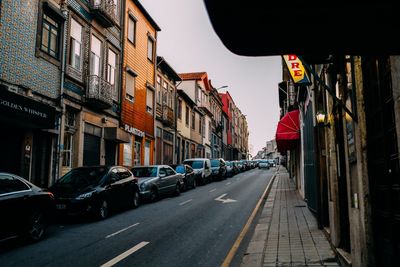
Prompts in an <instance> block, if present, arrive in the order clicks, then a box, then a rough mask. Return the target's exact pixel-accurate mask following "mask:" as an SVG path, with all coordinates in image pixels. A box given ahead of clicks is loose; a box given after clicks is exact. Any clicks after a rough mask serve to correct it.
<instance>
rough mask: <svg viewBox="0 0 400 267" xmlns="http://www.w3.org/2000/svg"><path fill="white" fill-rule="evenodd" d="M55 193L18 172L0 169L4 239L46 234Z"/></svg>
mask: <svg viewBox="0 0 400 267" xmlns="http://www.w3.org/2000/svg"><path fill="white" fill-rule="evenodd" d="M54 207H55V203H54V197H53V194H52V193H50V192H48V191H47V190H45V189H42V188H39V187H37V186H35V185H33V184H32V183H30V182H28V181H27V180H25V179H24V178H22V177H19V176H17V175H15V174H10V173H5V172H0V214H1V219H0V241H1V240H5V239H8V238H11V237H14V236H26V237H28V238H29V239H30V240H32V241H39V240H40V239H42V238H43V236H44V234H45V231H46V227H47V224H48V221H49V219H50V216H52V213H53V211H54Z"/></svg>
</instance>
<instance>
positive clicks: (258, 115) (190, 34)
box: [140, 0, 282, 155]
mask: <svg viewBox="0 0 400 267" xmlns="http://www.w3.org/2000/svg"><path fill="white" fill-rule="evenodd" d="M140 2H141V3H142V5H143V6H144V7H145V8H146V10H147V11H148V12H149V14H150V15H151V17H152V18H153V19H154V20H155V21H156V23H157V24H158V26H160V28H161V32H159V35H158V47H157V54H158V55H159V56H163V57H164V58H165V59H166V60H167V61H168V62H169V64H170V65H171V66H172V67H173V68H174V69H175V71H176V72H178V73H182V72H199V71H206V72H207V73H208V77H209V79H211V81H212V84H213V86H214V87H220V86H223V85H228V86H229V87H228V88H227V90H228V91H229V93H230V94H231V95H232V97H233V99H234V101H235V103H236V105H237V106H238V107H239V108H240V110H241V111H242V113H243V114H245V115H247V121H248V124H249V131H250V140H249V144H251V145H253V147H254V151H253V155H254V154H255V153H257V151H258V150H260V149H261V148H262V147H264V146H265V142H266V141H267V140H270V139H273V138H275V130H276V125H277V123H278V120H279V105H278V83H279V82H280V81H281V79H282V74H281V68H282V67H281V58H280V57H257V58H250V57H243V56H237V55H235V54H233V53H231V52H230V51H229V50H228V49H227V48H225V46H224V45H223V44H222V42H221V41H220V39H219V38H218V36H217V35H216V34H215V32H214V30H213V28H212V26H211V23H210V21H209V19H208V15H207V12H206V10H205V6H204V3H203V1H202V0H141V1H140ZM232 27H234V25H232ZM238 38H240V36H238ZM252 41H254V40H249V42H252Z"/></svg>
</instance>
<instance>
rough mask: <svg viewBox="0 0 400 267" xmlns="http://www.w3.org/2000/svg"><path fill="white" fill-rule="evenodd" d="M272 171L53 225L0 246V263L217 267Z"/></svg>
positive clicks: (22, 264) (260, 194) (240, 176)
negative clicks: (41, 234) (37, 235)
mask: <svg viewBox="0 0 400 267" xmlns="http://www.w3.org/2000/svg"><path fill="white" fill-rule="evenodd" d="M275 170H276V168H271V169H269V170H265V169H262V170H260V169H254V170H251V171H248V172H244V173H241V174H238V175H236V176H234V177H232V178H228V179H226V180H223V181H219V182H213V183H210V184H207V185H205V186H199V187H197V188H196V189H195V190H189V191H187V192H184V193H182V194H181V195H180V196H178V197H171V198H165V199H162V200H160V201H158V202H156V203H148V204H143V205H142V206H140V207H139V208H138V209H136V210H128V211H125V212H122V213H118V214H115V215H113V216H111V217H110V218H108V219H106V220H104V221H83V222H82V221H77V220H72V221H68V222H67V221H59V222H57V223H56V224H54V225H52V226H51V227H50V229H49V231H48V235H47V236H46V238H45V239H44V240H43V241H41V242H38V243H32V244H26V243H23V242H20V241H11V240H10V241H9V242H7V243H6V244H2V245H1V247H0V249H1V252H0V253H1V254H0V262H1V266H3V267H4V266H112V265H114V264H117V263H118V264H119V266H219V265H221V263H222V262H223V261H224V259H225V257H226V255H227V254H228V252H229V250H230V249H231V247H232V245H233V243H234V242H235V240H236V239H237V237H238V235H239V233H240V232H241V230H242V228H243V226H244V225H245V223H246V222H247V220H248V218H249V216H250V214H251V213H252V211H253V210H254V208H255V206H256V204H257V202H258V200H259V199H260V198H261V196H262V194H263V192H264V190H265V188H266V186H267V184H268V182H269V181H270V179H271V177H272V176H273V175H274V173H275ZM118 264H117V266H118Z"/></svg>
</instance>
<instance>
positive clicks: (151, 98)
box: [146, 88, 154, 115]
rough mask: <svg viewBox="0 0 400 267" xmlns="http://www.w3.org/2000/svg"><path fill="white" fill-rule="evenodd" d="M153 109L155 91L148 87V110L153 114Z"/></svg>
mask: <svg viewBox="0 0 400 267" xmlns="http://www.w3.org/2000/svg"><path fill="white" fill-rule="evenodd" d="M149 94H150V95H149ZM153 110H154V91H153V90H151V89H150V88H147V89H146V111H147V112H148V113H150V114H152V115H153Z"/></svg>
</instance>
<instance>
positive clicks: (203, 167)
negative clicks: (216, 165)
mask: <svg viewBox="0 0 400 267" xmlns="http://www.w3.org/2000/svg"><path fill="white" fill-rule="evenodd" d="M183 164H187V165H189V166H190V167H192V168H193V170H194V173H195V175H196V182H197V184H202V185H204V184H206V183H209V182H211V161H210V160H209V159H205V158H193V159H186V160H184V161H183Z"/></svg>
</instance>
